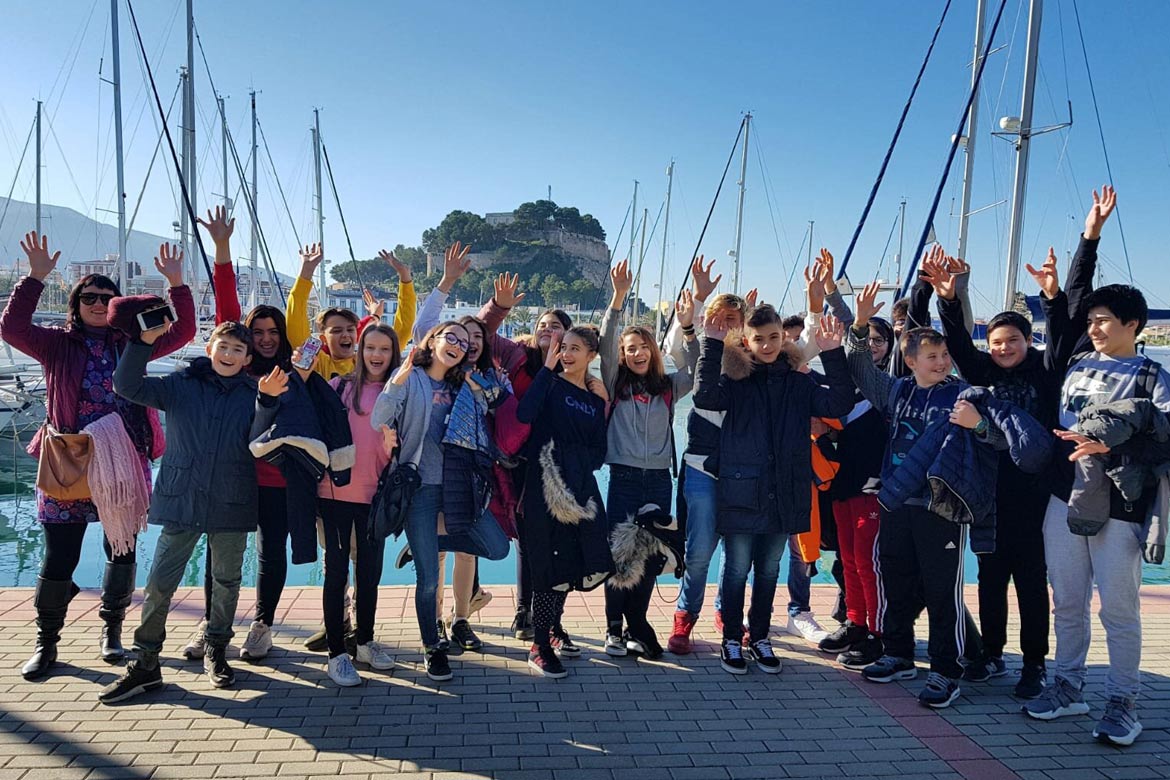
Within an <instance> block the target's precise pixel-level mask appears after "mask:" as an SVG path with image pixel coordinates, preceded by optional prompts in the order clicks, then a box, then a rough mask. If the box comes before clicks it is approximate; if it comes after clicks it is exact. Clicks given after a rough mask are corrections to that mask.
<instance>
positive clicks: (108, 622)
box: [98, 561, 137, 664]
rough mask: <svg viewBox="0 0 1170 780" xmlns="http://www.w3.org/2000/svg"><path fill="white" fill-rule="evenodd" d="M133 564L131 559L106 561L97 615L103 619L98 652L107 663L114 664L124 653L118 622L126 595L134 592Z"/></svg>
mask: <svg viewBox="0 0 1170 780" xmlns="http://www.w3.org/2000/svg"><path fill="white" fill-rule="evenodd" d="M136 568H137V567H136V566H135V565H134V564H133V563H110V562H108V561H107V562H106V572H105V576H104V577H103V578H102V605H101V608H100V609H98V615H100V616H101V619H102V621H103V622H104V623H105V625H103V626H102V638H101V653H102V660H103V661H105V662H106V663H108V664H116V663H118V662H119V661H121V660H122V659H123V658H125V657H126V650H125V648H123V647H122V622H123V621H124V620H125V619H126V608H127V607H129V606H130V597H131V596H132V595H134V573H135V569H136Z"/></svg>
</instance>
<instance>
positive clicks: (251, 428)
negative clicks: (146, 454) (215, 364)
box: [114, 342, 276, 533]
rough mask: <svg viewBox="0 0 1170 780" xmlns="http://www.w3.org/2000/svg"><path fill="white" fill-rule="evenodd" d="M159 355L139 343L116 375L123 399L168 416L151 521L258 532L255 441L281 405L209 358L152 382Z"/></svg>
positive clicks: (117, 389) (201, 528) (197, 528)
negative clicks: (151, 364)
mask: <svg viewBox="0 0 1170 780" xmlns="http://www.w3.org/2000/svg"><path fill="white" fill-rule="evenodd" d="M151 352H152V349H151V347H150V346H148V345H146V344H143V343H142V342H132V343H131V344H130V345H129V346H127V347H126V351H125V352H124V353H123V354H122V361H121V362H120V363H119V364H118V368H117V369H116V370H115V371H114V391H115V392H116V393H118V395H121V396H123V397H124V398H128V399H129V400H131V401H133V402H134V403H137V404H141V405H143V406H149V407H151V408H154V409H158V410H159V411H162V412H165V413H166V416H167V450H166V453H165V454H164V455H163V457H162V464H161V465H160V467H159V472H158V478H157V479H156V480H155V482H154V495H153V497H152V498H151V501H150V515H149V521H150V522H151V523H152V524H155V525H162V526H166V527H169V528H178V529H181V530H184V531H199V532H201V533H217V532H221V531H255V530H256V514H257V503H256V500H257V494H258V491H257V488H256V464H255V463H254V462H253V460H252V454H251V453H250V452H249V451H248V441H249V440H250V439H251V438H252V436H253V435H255V433H258V432H259V431H262V430H264V429H265V428H267V427H268V426H269V425H271V422H272V418H273V417H274V416H275V413H276V404H275V399H269V398H268V397H267V396H262V395H261V396H258V395H257V392H256V380H255V379H253V378H252V377H250V376H248V375H247V374H246V373H245V372H243V371H241V372H240V373H238V374H236V375H235V376H230V377H221V376H219V375H218V374H216V373H215V369H213V368H212V366H211V361H210V360H208V359H207V358H204V357H201V358H196V359H195V360H194V361H192V362H191V366H190V367H189V368H186V369H183V370H181V371H176V372H175V373H173V374H169V375H168V376H164V377H147V376H146V363H147V361H149V360H150V357H151ZM265 399H267V402H268V403H270V404H271V405H270V406H269V405H265Z"/></svg>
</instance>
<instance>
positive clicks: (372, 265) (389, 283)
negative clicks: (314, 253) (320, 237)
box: [330, 244, 427, 290]
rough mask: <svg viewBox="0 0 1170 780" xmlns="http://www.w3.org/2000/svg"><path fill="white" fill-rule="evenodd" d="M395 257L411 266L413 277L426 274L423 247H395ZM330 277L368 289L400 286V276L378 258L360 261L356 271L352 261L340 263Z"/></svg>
mask: <svg viewBox="0 0 1170 780" xmlns="http://www.w3.org/2000/svg"><path fill="white" fill-rule="evenodd" d="M394 256H395V257H397V258H398V259H399V260H401V261H402V262H403V263H405V264H406V265H407V266H409V267H410V270H411V273H412V274H413V275H415V276H417V277H421V276H422V275H423V274H425V273H426V270H427V253H426V252H424V251H423V250H422V247H417V246H405V245H403V244H399V245H398V246H396V247H394ZM330 275H331V276H332V277H333V281H335V282H342V283H343V284H348V285H353V286H354V287H357V286H360V285H362V284H364V285H365V286H366V287H381V288H383V289H390V290H393V289H396V288H397V286H398V274H397V273H395V271H394V269H393V268H392V267H391V266H390V264H389V263H387V262H386V261H384V260H382V259H381V258H378V257H375V258H372V259H370V260H358V261H357V268H356V269H355V268H354V263H353V262H351V261H345V262H339V263H337V264H336V265H333V266H331V267H330Z"/></svg>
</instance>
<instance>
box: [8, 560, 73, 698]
mask: <svg viewBox="0 0 1170 780" xmlns="http://www.w3.org/2000/svg"><path fill="white" fill-rule="evenodd" d="M76 589H77V586H76V585H74V584H73V582H72V581H70V580H46V579H44V578H42V577H38V578H37V592H36V596H35V597H34V600H33V603H34V604H35V605H36V608H37V646H36V648H35V649H34V650H33V654H32V657H31V658H29V659H28V662H27V663H25V665H24V666H23V667H21V670H20V674H21V675H22V676H23V677H24V679H26V680H38V679H40V678H41V677H44V676H45V675H46V674H48V672H49V669H50V668H52V666H53V664H55V663H56V662H57V642H59V641H60V640H61V628H62V627H63V626H64V625H65V615H66V613H67V612H68V609H69V602H70V600H71V599H72V598H73V596H74V594H75V593H76V592H77V590H76Z"/></svg>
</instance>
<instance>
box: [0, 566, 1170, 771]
mask: <svg viewBox="0 0 1170 780" xmlns="http://www.w3.org/2000/svg"><path fill="white" fill-rule="evenodd" d="M489 590H491V591H492V592H493V593H494V595H495V597H496V598H495V601H493V603H492V604H490V605H489V606H488V607H487V608H486V609H485V610H484V612H483V613H482V614H481V621H480V625H479V626H477V628H478V629H479V632H480V636H481V637H482V638H483V639H484V641H485V652H484V653H482V654H465V655H463V656H462V657H457V658H454V659H453V661H452V666H453V667H454V670H455V674H456V677H455V679H454V680H453V681H451V682H448V683H440V684H436V683H432V682H430V681H429V680H428V679H427V678H426V676H425V675H424V674H423V672H422V669H421V664H420V655H419V653H418V652H417V650H416V648H417V646H418V629H417V624H416V623H415V619H414V611H413V592H412V590H411V589H409V588H405V587H393V588H384V589H383V590H382V591H381V596H380V601H379V608H378V616H379V623H380V625H379V632H378V634H379V639H380V640H381V641H382V642H384V643H386V644H387V645H389V646H390V648H391V649H392V650H396V654H397V659H398V665H397V667H396V668H395V669H393V670H392V671H389V672H384V673H379V672H373V671H366V670H364V669H362V670H360V671H361V673H362V675H363V677H364V683H363V685H362V686H360V687H357V688H349V689H339V688H337V687H336V686H334V685H333V684H332V683H331V682H330V681H329V679H328V677H327V676H326V674H325V656H324V655H320V654H315V653H309V652H307V651H306V650H304V648H303V647H302V643H301V640H302V638H303V637H304V636H306V635H307V634H309V633H311V632H312V631H313V630H314V628H315V626H316V625H317V623H318V620H319V617H320V591H319V590H318V589H316V588H290V589H288V590H286V591H285V595H284V599H283V603H282V610H283V614H282V615H281V617H280V621H279V625H278V626H277V628H276V642H277V647H276V648H275V650H274V652H273V654H272V655H271V656H269V658H268V659H267V661H266V662H265V663H263V664H259V665H255V666H252V665H248V664H246V663H243V662H239V661H238V660H233V664H234V665H235V666H236V669H237V675H238V677H237V684H236V687H235V688H234V689H231V690H227V691H218V690H215V689H213V688H212V687H211V686H210V685H209V684H208V683H207V681H206V679H205V678H204V677H203V675H202V674H201V666H200V664H198V663H187V662H185V661H183V660H182V659H181V657H178V651H179V648H180V647H181V646H182V644H184V643H185V641H186V639H187V637H188V635H189V633H190V631H191V630H192V629H193V628H194V626H195V623H196V622H197V620H198V616H199V613H200V612H201V610H202V606H201V600H202V591H195V590H184V591H181V592H180V594H179V596H178V597H177V599H176V605H175V611H174V612H172V616H171V626H170V630H171V637H172V638H171V639H170V640H168V646H167V650H166V652H165V653H164V655H165V656H166V658H165V663H164V669H163V675H164V678H165V680H166V683H167V686H166V687H165V688H164V689H163V690H161V691H157V692H155V693H153V694H146V695H144V696H143V697H141V698H139V699H135V700H134V701H132V702H128V703H126V704H124V705H122V706H116V707H104V706H101V705H99V704H98V702H97V698H96V696H97V693H98V691H99V690H100V688H101V687H102V686H103V685H105V684H106V683H108V682H110V681H111V680H113V679H114V678H115V676H116V674H117V672H118V669H117V668H115V667H110V666H107V665H106V664H103V663H102V662H101V661H100V660H98V658H97V653H96V649H97V638H98V628H99V625H100V622H99V620H98V616H97V594H96V593H95V592H92V591H87V592H85V593H83V594H82V595H81V596H79V597H78V598H77V599H76V600H75V601H74V603H73V608H72V611H71V614H70V622H69V624H68V625H67V626H66V629H65V632H64V634H63V640H62V643H61V660H62V662H63V663H62V664H61V665H60V666H59V668H58V669H57V670H56V671H55V674H53V675H52V676H51V677H49V678H46V679H45V680H42V681H40V682H36V683H27V682H24V681H23V680H22V679H21V678H20V674H19V671H18V667H19V665H20V664H21V663H23V661H24V660H25V658H26V657H27V655H28V653H29V651H30V650H31V648H32V644H33V636H34V628H33V609H32V591H31V590H29V589H10V590H7V591H3V592H0V780H40V779H41V778H45V779H46V780H104V779H109V780H113V778H128V779H131V780H147V779H148V778H149V779H150V780H165V779H166V778H247V777H276V778H310V777H337V776H343V777H346V778H349V779H350V780H365V779H366V778H389V777H395V778H400V779H401V780H456V779H467V780H470V779H472V778H493V779H494V778H500V779H501V780H504V779H507V780H511V779H512V778H517V779H519V778H533V779H534V780H548V779H549V778H551V779H552V780H561V778H574V779H580V780H603V779H604V778H631V779H633V780H658V779H659V778H661V779H662V780H686V779H687V778H695V779H696V780H707V779H708V778H712V779H715V778H782V777H806V778H812V777H857V778H860V777H885V776H895V775H896V776H898V778H899V780H914V779H915V778H972V779H973V778H1015V777H1020V778H1052V780H1080V778H1115V779H1118V780H1120V778H1151V777H1170V587H1167V586H1160V587H1156V586H1151V587H1147V588H1146V589H1144V591H1143V609H1142V616H1143V621H1144V624H1145V649H1144V657H1143V663H1142V669H1143V672H1144V680H1143V682H1144V686H1143V691H1142V699H1141V702H1140V706H1141V710H1140V714H1141V720H1142V723H1143V725H1144V726H1145V732H1144V733H1143V734H1142V736H1141V737H1140V738H1139V740H1138V742H1137V743H1136V744H1135V745H1134V746H1133V747H1131V748H1128V749H1118V748H1112V747H1106V746H1103V745H1099V744H1097V743H1095V742H1093V741H1092V739H1091V737H1090V735H1089V732H1090V730H1091V729H1092V726H1093V724H1094V723H1095V722H1096V718H1098V717H1099V716H1100V713H1101V707H1102V705H1103V700H1102V698H1101V683H1102V680H1103V677H1104V666H1103V665H1104V663H1105V654H1104V632H1103V630H1102V629H1101V628H1100V625H1099V623H1097V621H1096V619H1095V618H1094V630H1095V632H1096V637H1097V638H1096V641H1095V642H1094V645H1093V653H1092V655H1091V656H1090V665H1091V667H1092V671H1091V682H1090V687H1091V691H1090V694H1089V701H1090V704H1091V706H1092V707H1093V713H1092V715H1091V716H1087V717H1086V716H1081V717H1072V718H1066V719H1062V720H1059V721H1055V722H1051V723H1039V722H1036V721H1033V720H1030V719H1027V718H1025V717H1024V716H1023V715H1022V714H1021V713H1020V712H1019V706H1020V705H1019V702H1017V701H1015V700H1014V699H1013V698H1012V697H1011V695H1010V694H1011V690H1012V687H1013V685H1014V683H1015V677H1014V674H1013V675H1009V676H1008V677H1006V678H1001V679H999V680H993V681H991V682H990V683H984V684H981V685H965V686H964V688H963V695H962V697H961V698H960V699H959V700H958V702H957V703H956V705H955V706H953V707H952V708H951V709H948V710H943V711H940V712H934V711H930V710H927V709H924V708H922V707H920V706H919V705H918V703H917V701H916V700H915V698H914V694H915V693H916V692H917V690H918V688H919V686H920V685H921V684H922V680H921V679H920V680H919V681H918V682H916V683H910V684H894V685H886V686H881V685H872V684H867V683H865V682H864V681H863V680H862V679H861V678H860V676H858V675H856V674H853V673H850V672H846V671H843V670H841V669H839V668H838V667H836V665H835V664H833V663H831V662H830V659H829V658H827V657H825V656H823V655H821V654H819V653H817V652H816V651H815V650H814V649H813V648H811V647H809V646H807V645H806V644H805V643H804V642H803V641H801V640H799V639H798V638H797V637H793V636H788V635H784V634H782V633H778V634H777V636H776V646H777V651H778V653H779V654H780V656H781V657H782V658H783V660H784V671H783V673H782V674H781V675H779V676H777V677H770V676H767V675H764V674H761V673H759V672H758V670H755V669H753V670H752V672H751V673H750V674H749V675H747V676H745V677H732V676H731V675H728V674H726V673H725V672H723V671H722V670H721V669H720V668H719V661H718V656H717V648H716V641H717V637H716V636H715V632H714V629H713V626H712V624H711V621H710V619H709V617H704V619H703V621H702V622H701V623H700V625H699V626H698V627H697V630H696V636H697V638H698V639H699V640H700V641H699V642H698V647H697V650H698V652H697V653H696V654H694V655H691V656H688V657H685V658H681V659H680V658H674V657H672V656H670V655H669V654H668V655H667V656H665V657H664V658H663V659H662V660H661V661H657V662H645V661H639V660H636V659H634V658H632V657H630V658H622V659H611V658H609V657H607V656H606V655H604V654H603V653H602V652H601V643H600V641H599V636H598V633H599V628H600V627H601V626H602V625H603V623H604V620H603V599H602V596H601V594H600V592H597V593H592V594H588V595H586V596H582V595H580V594H574V595H572V596H570V598H569V605H568V611H567V614H566V626H567V628H568V629H569V631H570V632H571V633H572V634H573V635H574V637H577V638H579V641H580V644H582V645H583V646H584V647H585V653H584V655H583V656H582V657H581V658H579V659H569V660H567V661H566V666H567V667H569V669H570V676H569V677H568V678H566V679H564V680H545V679H541V678H537V677H534V676H530V674H529V672H528V670H527V666H526V653H527V647H525V646H523V645H522V644H521V643H520V642H517V641H515V640H514V639H512V638H511V636H510V635H509V634H508V632H507V631H506V629H507V626H508V624H509V622H510V620H511V592H510V588H507V587H489ZM674 592H675V588H674V587H673V586H672V587H670V588H664V589H663V590H662V591H661V595H663V596H665V595H667V594H670V595H673V593H674ZM779 595H781V596H783V595H784V589H783V588H781V589H780V594H779ZM830 598H831V591H830V590H828V589H826V588H823V587H818V588H816V589H814V609H816V610H817V611H818V612H819V613H820V614H821V615H822V616H825V615H827V614H828V611H829V603H828V602H829V599H830ZM251 600H252V593H251V592H250V591H248V592H245V593H244V594H242V596H241V600H240V603H241V605H242V606H244V605H249V604H250V603H251ZM447 603H448V604H450V603H451V602H450V601H448V602H447ZM967 603H968V604H971V605H973V604H975V603H976V601H975V593H974V589H973V588H969V589H968V593H967ZM652 609H653V610H654V614H652V617H651V619H652V621H653V622H654V624H655V626H657V627H658V628H659V633H660V636H661V637H662V639H663V643H664V644H665V638H666V634H667V633H668V628H669V626H670V620H671V614H672V611H673V605H672V604H668V603H663V602H660V601H659V600H658V599H657V598H656V599H655V603H654V605H653V607H652ZM241 612H242V610H241ZM782 612H783V610H782V609H781V610H780V612H779V613H778V616H777V621H779V620H780V615H781V614H782ZM1013 619H1014V618H1013ZM136 622H137V608H135V610H134V612H133V614H132V615H131V616H130V618H129V619H128V626H132V625H133V624H134V623H136ZM924 627H925V626H923V628H924ZM246 630H247V624H246V622H244V621H243V620H241V621H240V624H239V626H238V627H237V637H236V640H237V642H238V641H242V639H243V634H244V633H245V632H246ZM1014 633H1015V627H1014V626H1013V627H1012V630H1011V633H1010V634H1009V635H1014ZM1009 651H1010V652H1011V657H1010V658H1009V667H1011V668H1012V670H1013V672H1014V671H1015V670H1016V669H1018V666H1019V656H1018V653H1016V652H1015V648H1014V647H1009ZM234 655H235V653H234V651H233V653H232V656H234ZM922 677H923V678H924V677H925V674H923V675H922Z"/></svg>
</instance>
